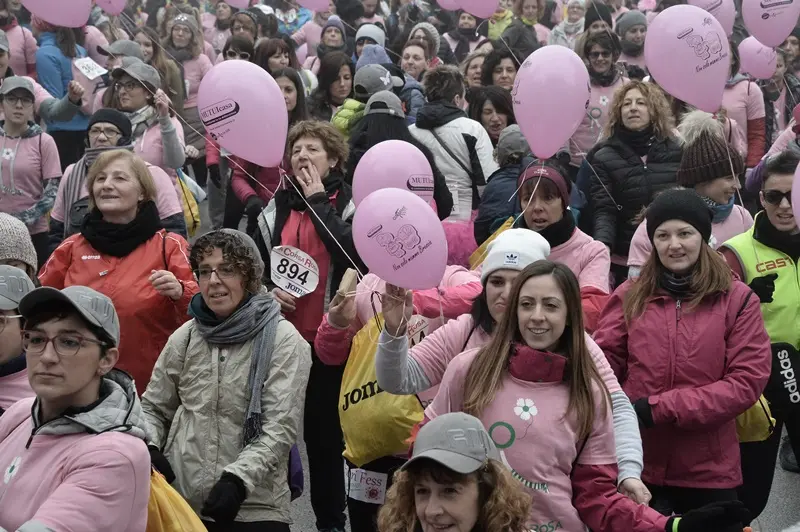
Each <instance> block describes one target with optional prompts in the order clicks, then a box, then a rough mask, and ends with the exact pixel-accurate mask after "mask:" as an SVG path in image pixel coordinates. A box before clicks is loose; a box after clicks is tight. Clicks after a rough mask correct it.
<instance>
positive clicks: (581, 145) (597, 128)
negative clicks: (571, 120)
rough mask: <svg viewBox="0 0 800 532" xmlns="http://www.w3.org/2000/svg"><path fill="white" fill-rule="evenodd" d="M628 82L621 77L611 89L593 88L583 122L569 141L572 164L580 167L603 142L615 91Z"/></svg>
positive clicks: (595, 86) (594, 86)
mask: <svg viewBox="0 0 800 532" xmlns="http://www.w3.org/2000/svg"><path fill="white" fill-rule="evenodd" d="M627 81H628V79H627V78H624V77H621V76H620V78H619V79H618V80H617V81H616V83H614V84H612V85H611V86H610V87H601V86H599V85H592V86H591V91H590V93H589V107H588V108H587V109H586V114H585V115H584V116H583V121H582V122H581V124H580V125H579V126H578V129H577V130H576V131H575V133H574V134H573V135H572V138H571V139H570V140H569V153H570V156H571V161H570V162H571V163H572V164H573V165H574V166H580V165H581V163H582V162H583V159H584V157H585V156H586V153H587V152H588V151H589V150H591V149H592V147H593V146H594V145H595V144H597V143H598V142H599V141H600V140H601V138H602V136H603V129H604V128H605V127H606V124H607V123H608V117H609V114H608V113H609V111H610V110H611V102H612V101H613V99H614V91H616V90H617V89H618V88H619V87H621V86H622V85H623V84H625V83H627Z"/></svg>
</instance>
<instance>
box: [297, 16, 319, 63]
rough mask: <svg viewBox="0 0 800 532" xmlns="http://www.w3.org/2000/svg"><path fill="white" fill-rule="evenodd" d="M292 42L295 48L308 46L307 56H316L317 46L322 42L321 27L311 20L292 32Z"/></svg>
mask: <svg viewBox="0 0 800 532" xmlns="http://www.w3.org/2000/svg"><path fill="white" fill-rule="evenodd" d="M292 40H293V41H294V42H296V43H297V46H303V45H304V44H307V45H308V55H310V56H311V55H314V56H315V55H317V45H318V44H319V42H320V41H321V40H322V26H320V25H319V24H317V23H316V22H315V21H313V20H311V21H309V22H306V23H305V24H303V26H302V27H301V28H300V29H299V30H297V31H296V32H294V35H292Z"/></svg>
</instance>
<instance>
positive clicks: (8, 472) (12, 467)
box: [3, 456, 22, 484]
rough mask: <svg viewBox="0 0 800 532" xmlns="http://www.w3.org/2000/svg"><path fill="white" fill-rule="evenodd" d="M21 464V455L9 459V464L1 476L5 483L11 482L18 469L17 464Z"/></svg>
mask: <svg viewBox="0 0 800 532" xmlns="http://www.w3.org/2000/svg"><path fill="white" fill-rule="evenodd" d="M21 464H22V457H21V456H17V457H16V458H14V459H13V460H12V461H11V464H10V465H9V466H8V468H7V469H6V473H5V475H4V476H3V482H4V483H5V484H8V483H9V482H11V479H12V478H14V476H15V475H16V474H17V471H19V466H20V465H21Z"/></svg>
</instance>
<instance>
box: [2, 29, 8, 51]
mask: <svg viewBox="0 0 800 532" xmlns="http://www.w3.org/2000/svg"><path fill="white" fill-rule="evenodd" d="M10 49H11V46H10V45H9V44H8V35H6V32H4V31H3V30H0V50H3V51H4V52H8V51H9V50H10Z"/></svg>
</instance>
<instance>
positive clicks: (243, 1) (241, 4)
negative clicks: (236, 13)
mask: <svg viewBox="0 0 800 532" xmlns="http://www.w3.org/2000/svg"><path fill="white" fill-rule="evenodd" d="M225 3H226V4H228V5H229V6H231V7H235V8H236V9H247V8H248V7H250V0H225Z"/></svg>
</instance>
